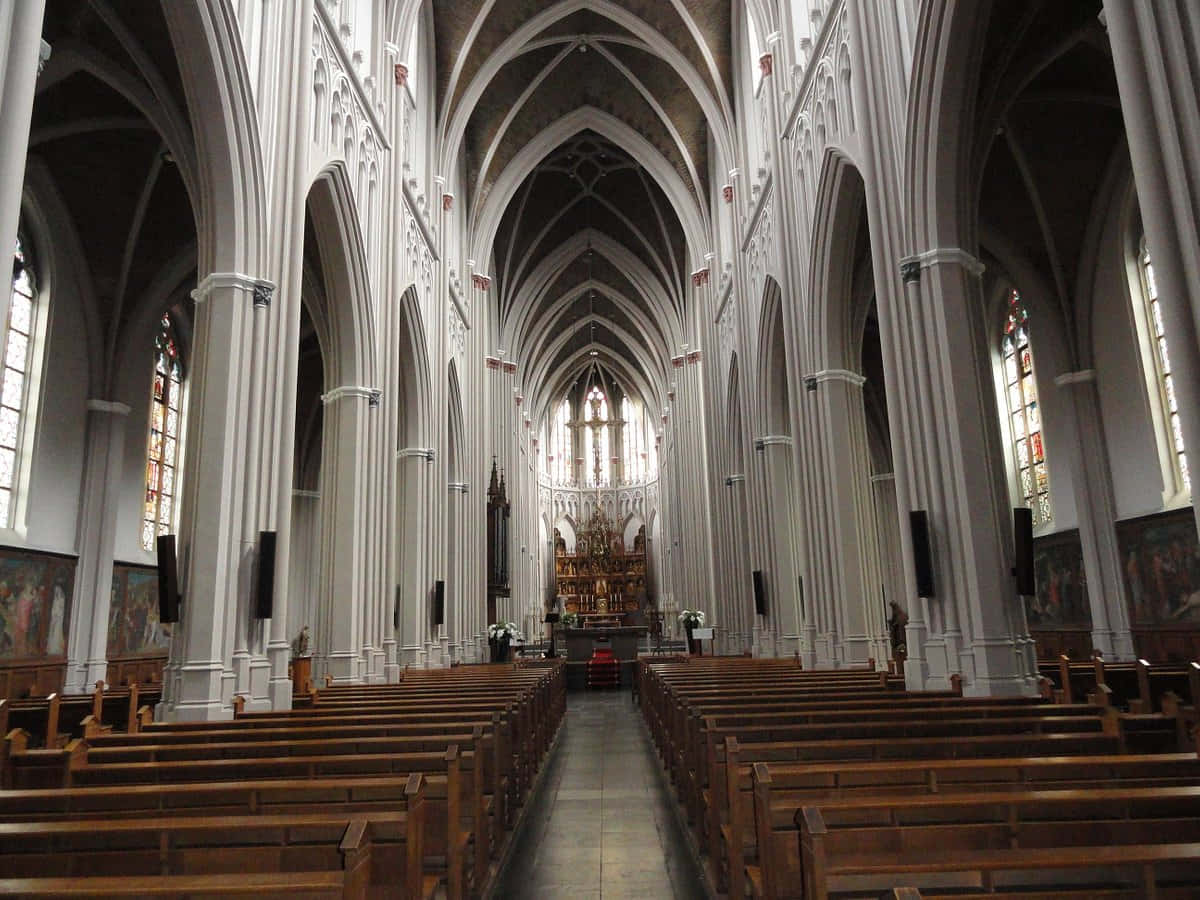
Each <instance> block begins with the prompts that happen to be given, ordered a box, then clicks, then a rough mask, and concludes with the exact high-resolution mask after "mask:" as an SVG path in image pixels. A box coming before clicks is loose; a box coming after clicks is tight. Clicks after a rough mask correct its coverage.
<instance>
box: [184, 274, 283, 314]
mask: <svg viewBox="0 0 1200 900" xmlns="http://www.w3.org/2000/svg"><path fill="white" fill-rule="evenodd" d="M228 288H232V289H233V290H238V291H246V292H248V293H249V294H250V295H251V296H252V297H253V299H254V305H255V306H267V305H269V304H270V302H271V295H272V294H273V293H274V292H275V283H274V282H273V281H268V280H267V279H265V278H255V277H254V276H253V275H245V274H243V273H241V272H210V273H209V274H207V275H205V276H204V278H203V279H202V280H201V281H200V283H199V284H198V285H196V289H195V290H193V291H192V299H193V300H195V301H196V302H197V303H203V302H204V301H205V300H207V299H208V296H209V294H211V293H212V292H213V291H216V290H221V289H228Z"/></svg>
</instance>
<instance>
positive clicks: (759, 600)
mask: <svg viewBox="0 0 1200 900" xmlns="http://www.w3.org/2000/svg"><path fill="white" fill-rule="evenodd" d="M754 611H755V612H756V613H758V614H759V615H760V616H765V615H766V614H767V586H766V584H765V583H764V582H763V573H762V571H761V570H759V569H755V570H754Z"/></svg>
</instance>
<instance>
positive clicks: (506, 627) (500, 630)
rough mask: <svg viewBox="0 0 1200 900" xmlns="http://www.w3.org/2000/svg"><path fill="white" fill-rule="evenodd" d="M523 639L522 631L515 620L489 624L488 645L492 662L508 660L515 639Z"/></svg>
mask: <svg viewBox="0 0 1200 900" xmlns="http://www.w3.org/2000/svg"><path fill="white" fill-rule="evenodd" d="M519 640H521V631H520V629H519V628H517V625H516V623H515V622H494V623H492V624H491V625H489V626H488V645H489V647H490V648H491V656H492V662H494V663H503V662H508V659H509V655H510V654H511V653H512V644H513V641H519Z"/></svg>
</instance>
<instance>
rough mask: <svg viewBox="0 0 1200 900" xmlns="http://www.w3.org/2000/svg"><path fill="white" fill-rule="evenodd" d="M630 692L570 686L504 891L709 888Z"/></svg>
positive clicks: (571, 898)
mask: <svg viewBox="0 0 1200 900" xmlns="http://www.w3.org/2000/svg"><path fill="white" fill-rule="evenodd" d="M640 715H641V713H640V711H639V709H638V707H637V706H634V705H632V704H631V703H630V702H629V696H628V694H625V693H623V692H621V693H616V692H614V693H591V694H572V695H570V696H569V697H568V702H567V719H566V722H565V723H564V726H563V728H564V731H563V734H562V736H561V737H560V739H559V744H558V747H557V749H556V750H555V755H554V757H553V758H552V759H551V760H549V761H548V763H547V765H548V769H547V771H546V775H545V777H544V779H543V788H542V791H541V792H540V794H539V796H538V797H534V798H531V799H530V804H531V806H530V813H529V815H530V818H529V819H528V820H527V826H526V827H525V829H524V830H523V832H522V834H521V838H520V841H519V844H518V846H516V847H514V848H513V859H514V863H512V864H510V866H509V870H508V872H507V873H506V874H505V879H504V883H503V884H501V885H500V887H499V888H498V890H497V893H496V896H497V897H502V898H511V900H525V898H538V900H542V898H557V897H563V898H567V900H624V898H639V900H660V898H661V900H676V898H688V900H693V898H698V897H703V896H704V890H703V885H702V882H701V880H700V875H699V872H698V868H697V866H696V862H695V860H694V859H693V858H692V857H691V854H690V853H689V851H688V847H687V844H686V842H685V839H684V836H683V835H682V834H681V833H680V832H679V826H678V822H677V820H676V818H675V814H674V811H673V810H672V809H671V807H670V805H669V804H671V803H673V802H674V798H673V797H672V796H671V794H670V793H669V792H668V791H667V790H666V789H664V787H663V785H662V781H661V779H662V775H661V774H660V773H661V771H662V767H661V762H660V761H659V759H658V757H657V755H656V754H655V750H654V745H653V743H652V742H651V741H650V740H649V738H648V736H647V735H646V732H645V729H644V727H643V725H642V723H641V721H640V719H639V716H640Z"/></svg>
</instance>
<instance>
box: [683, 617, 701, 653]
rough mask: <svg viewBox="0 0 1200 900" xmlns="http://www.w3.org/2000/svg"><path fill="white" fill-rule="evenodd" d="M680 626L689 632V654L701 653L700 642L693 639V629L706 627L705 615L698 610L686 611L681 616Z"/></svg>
mask: <svg viewBox="0 0 1200 900" xmlns="http://www.w3.org/2000/svg"><path fill="white" fill-rule="evenodd" d="M679 624H680V625H682V626H683V630H684V631H686V632H687V641H688V653H691V654H696V653H699V652H700V642H699V641H697V640H695V639H694V638H693V637H692V629H694V628H703V627H704V613H703V612H701V611H700V610H698V609H685V610H684V611H683V612H681V613H680V614H679Z"/></svg>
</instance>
